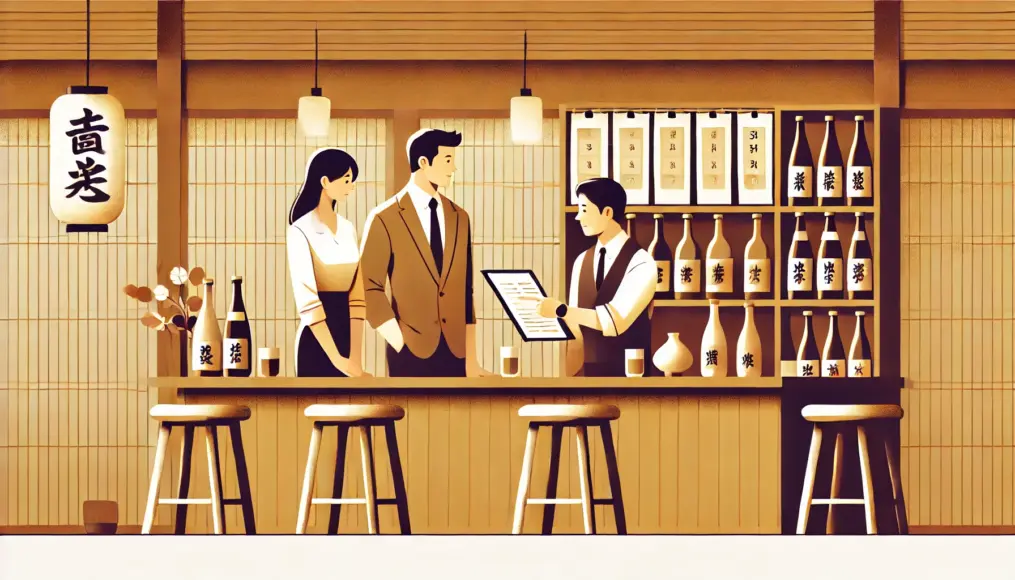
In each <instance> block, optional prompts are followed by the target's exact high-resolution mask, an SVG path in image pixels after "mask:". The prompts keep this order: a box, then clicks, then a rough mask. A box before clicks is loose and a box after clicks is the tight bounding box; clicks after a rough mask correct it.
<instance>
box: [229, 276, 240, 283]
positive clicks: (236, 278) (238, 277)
mask: <svg viewBox="0 0 1015 580" xmlns="http://www.w3.org/2000/svg"><path fill="white" fill-rule="evenodd" d="M230 280H232V281H233V282H242V281H243V276H233V277H232V278H230Z"/></svg>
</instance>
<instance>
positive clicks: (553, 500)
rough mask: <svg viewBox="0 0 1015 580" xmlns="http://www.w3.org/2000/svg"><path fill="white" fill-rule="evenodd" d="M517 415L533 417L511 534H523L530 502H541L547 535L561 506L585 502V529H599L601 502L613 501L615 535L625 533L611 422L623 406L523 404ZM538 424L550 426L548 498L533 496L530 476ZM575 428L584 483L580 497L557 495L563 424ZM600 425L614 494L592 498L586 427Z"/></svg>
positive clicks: (610, 503)
mask: <svg viewBox="0 0 1015 580" xmlns="http://www.w3.org/2000/svg"><path fill="white" fill-rule="evenodd" d="M518 416H519V417H524V418H526V419H528V420H529V433H528V435H527V436H526V439H525V458H524V460H523V461H522V474H521V478H520V479H519V481H518V497H517V499H516V500H515V517H514V526H513V527H512V531H511V533H513V534H520V533H522V524H523V523H524V521H525V507H526V506H527V505H530V504H535V505H543V506H544V507H543V534H550V533H552V532H553V515H554V510H555V508H556V505H557V504H572V505H574V504H581V506H582V519H583V521H584V524H585V533H586V534H594V533H596V514H595V510H594V509H593V507H594V506H597V505H612V506H613V513H614V518H615V519H616V520H617V533H618V534H626V533H627V521H626V519H625V517H624V499H623V497H622V496H621V494H620V472H619V471H618V469H617V452H616V450H615V449H614V448H613V433H612V431H611V430H610V421H613V420H615V419H618V418H619V417H620V409H618V408H617V407H615V406H613V405H598V404H597V405H525V406H524V407H522V408H521V409H519V410H518ZM540 427H550V428H551V429H550V474H549V478H548V481H547V484H546V497H545V498H529V486H530V485H531V480H532V460H533V456H534V455H535V452H536V436H537V435H538V434H539V428H540ZM565 427H574V428H575V432H576V437H575V440H576V443H577V445H578V480H579V481H580V484H581V499H565V498H560V499H558V498H557V476H558V475H559V472H560V445H561V440H562V439H563V434H564V428H565ZM589 427H599V434H600V435H601V436H602V438H603V451H604V452H605V454H606V470H607V473H608V475H609V478H610V494H611V495H612V496H613V497H611V498H606V499H596V498H594V497H592V464H591V462H590V461H589V440H588V428H589Z"/></svg>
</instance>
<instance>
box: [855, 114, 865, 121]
mask: <svg viewBox="0 0 1015 580" xmlns="http://www.w3.org/2000/svg"><path fill="white" fill-rule="evenodd" d="M853 120H854V121H863V115H857V116H855V117H853Z"/></svg>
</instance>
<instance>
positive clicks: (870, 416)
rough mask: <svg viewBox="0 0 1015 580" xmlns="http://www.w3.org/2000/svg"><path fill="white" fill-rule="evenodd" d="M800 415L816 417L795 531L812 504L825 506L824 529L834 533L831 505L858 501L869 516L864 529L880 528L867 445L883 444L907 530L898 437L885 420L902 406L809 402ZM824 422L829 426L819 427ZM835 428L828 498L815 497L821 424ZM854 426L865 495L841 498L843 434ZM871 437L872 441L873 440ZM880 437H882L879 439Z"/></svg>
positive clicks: (899, 518)
mask: <svg viewBox="0 0 1015 580" xmlns="http://www.w3.org/2000/svg"><path fill="white" fill-rule="evenodd" d="M801 414H802V415H803V417H804V419H806V420H808V421H810V422H812V423H814V432H813V435H811V449H810V453H809V454H808V456H807V471H806V473H805V474H804V488H803V493H802V494H801V497H800V516H799V518H798V519H797V530H796V532H797V533H798V534H804V533H806V532H807V518H808V516H809V515H810V510H811V506H812V505H827V506H828V523H827V526H826V530H827V531H828V533H834V530H835V526H834V520H833V517H832V514H833V512H832V508H833V507H834V506H837V505H862V506H864V514H865V516H866V520H867V533H868V534H876V533H878V526H877V519H876V514H875V509H874V481H873V478H872V476H871V462H870V447H869V445H870V444H871V443H872V442H873V443H874V444H881V445H883V446H884V448H885V456H886V458H887V460H888V474H889V477H890V478H891V480H892V496H893V497H892V503H893V507H894V509H895V519H896V522H897V523H898V526H899V533H900V534H908V533H909V523H908V520H907V519H906V501H905V498H904V497H903V494H902V475H901V469H900V467H899V458H898V456H897V455H896V453H895V444H896V443H897V440H896V437H895V435H894V432H893V431H892V430H891V429H890V428H889V427H891V426H890V425H886V423H888V422H893V421H898V420H899V419H901V418H902V414H903V413H902V407H900V406H898V405H807V406H806V407H804V408H803V411H802V412H801ZM823 424H825V425H827V427H823V426H822V425H823ZM826 428H827V429H830V430H832V432H833V433H835V451H834V457H833V463H832V485H831V488H832V489H831V496H832V497H831V498H829V499H814V479H815V477H816V475H817V471H818V456H819V455H820V452H821V438H822V435H823V432H824V430H825V429H826ZM850 429H855V430H856V441H857V446H858V448H859V454H860V478H861V481H862V484H863V499H842V498H840V497H839V489H840V487H841V485H842V462H843V443H844V437H843V436H844V435H845V433H846V432H847V431H848V430H850ZM872 439H873V441H871V440H872ZM879 440H880V441H879Z"/></svg>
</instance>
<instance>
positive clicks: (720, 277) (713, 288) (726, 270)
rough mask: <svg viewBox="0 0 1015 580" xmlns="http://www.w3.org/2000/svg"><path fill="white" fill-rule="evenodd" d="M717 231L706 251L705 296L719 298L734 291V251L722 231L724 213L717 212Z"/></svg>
mask: <svg viewBox="0 0 1015 580" xmlns="http://www.w3.org/2000/svg"><path fill="white" fill-rule="evenodd" d="M713 217H714V218H715V233H714V234H713V235H712V241H711V242H709V244H708V249H707V250H706V251H705V296H706V297H708V298H719V297H720V296H728V295H729V294H730V293H732V292H733V252H732V251H730V244H729V242H727V241H726V236H724V235H723V233H722V214H719V213H717V214H715V215H714V216H713Z"/></svg>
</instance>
